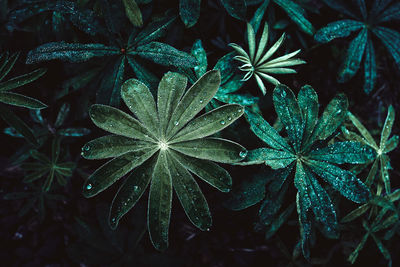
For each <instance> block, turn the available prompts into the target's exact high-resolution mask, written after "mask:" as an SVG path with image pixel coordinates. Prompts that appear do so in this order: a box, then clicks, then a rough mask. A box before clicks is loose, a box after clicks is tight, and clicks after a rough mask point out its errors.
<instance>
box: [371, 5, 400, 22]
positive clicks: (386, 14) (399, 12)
mask: <svg viewBox="0 0 400 267" xmlns="http://www.w3.org/2000/svg"><path fill="white" fill-rule="evenodd" d="M399 19H400V3H393V4H392V5H391V6H390V7H389V8H387V9H385V11H383V12H382V13H381V14H380V15H379V16H378V17H377V18H376V22H377V23H382V22H387V21H391V20H399Z"/></svg>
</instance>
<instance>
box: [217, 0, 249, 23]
mask: <svg viewBox="0 0 400 267" xmlns="http://www.w3.org/2000/svg"><path fill="white" fill-rule="evenodd" d="M221 3H222V5H223V6H224V7H225V9H226V11H227V12H228V13H229V15H231V16H232V17H234V18H236V19H240V20H246V11H247V7H246V1H245V0H221Z"/></svg>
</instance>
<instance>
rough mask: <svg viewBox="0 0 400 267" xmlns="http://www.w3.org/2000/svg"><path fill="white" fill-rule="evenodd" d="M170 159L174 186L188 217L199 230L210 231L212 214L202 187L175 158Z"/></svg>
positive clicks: (169, 163)
mask: <svg viewBox="0 0 400 267" xmlns="http://www.w3.org/2000/svg"><path fill="white" fill-rule="evenodd" d="M169 159H170V160H169V161H168V167H169V170H170V172H171V177H172V184H173V186H174V189H175V192H176V195H177V196H178V199H179V201H180V202H181V205H182V207H183V209H184V210H185V213H186V215H187V216H188V218H189V219H190V221H191V222H192V223H193V224H194V225H195V226H196V227H198V228H199V229H201V230H203V231H204V230H209V228H210V227H211V224H212V219H211V214H210V210H209V208H208V204H207V201H206V199H205V197H204V195H203V193H202V192H201V190H200V187H199V186H198V184H197V183H196V181H195V180H194V179H193V177H192V175H191V174H190V173H189V172H188V171H187V170H186V168H184V167H183V166H182V165H181V164H180V163H179V162H178V161H177V160H176V159H174V158H173V157H172V158H170V157H169Z"/></svg>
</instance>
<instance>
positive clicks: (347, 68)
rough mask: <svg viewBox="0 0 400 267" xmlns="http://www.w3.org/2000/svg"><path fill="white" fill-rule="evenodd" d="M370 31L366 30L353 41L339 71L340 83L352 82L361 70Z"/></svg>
mask: <svg viewBox="0 0 400 267" xmlns="http://www.w3.org/2000/svg"><path fill="white" fill-rule="evenodd" d="M367 38H368V30H367V29H366V28H364V29H363V30H362V31H361V32H360V33H359V34H358V35H357V37H356V38H354V40H353V41H351V43H350V45H349V48H348V50H347V54H346V57H345V59H344V61H343V64H342V67H341V70H340V71H339V77H338V81H339V82H341V83H344V82H347V81H348V80H350V79H351V78H352V77H353V76H354V75H355V74H356V73H357V71H358V69H359V68H360V64H361V60H362V57H363V55H364V52H365V46H366V44H367V41H368V40H367Z"/></svg>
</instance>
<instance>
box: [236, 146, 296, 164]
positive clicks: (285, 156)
mask: <svg viewBox="0 0 400 267" xmlns="http://www.w3.org/2000/svg"><path fill="white" fill-rule="evenodd" d="M295 160H296V156H295V155H293V154H292V153H289V152H287V151H281V150H275V149H269V148H258V149H255V150H252V151H249V152H248V154H247V156H246V158H245V161H244V162H243V163H239V164H240V165H242V164H243V165H247V164H256V163H261V162H262V163H265V164H266V165H268V166H270V167H271V168H272V169H281V168H285V167H287V166H288V165H289V164H291V163H292V162H293V161H295Z"/></svg>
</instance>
